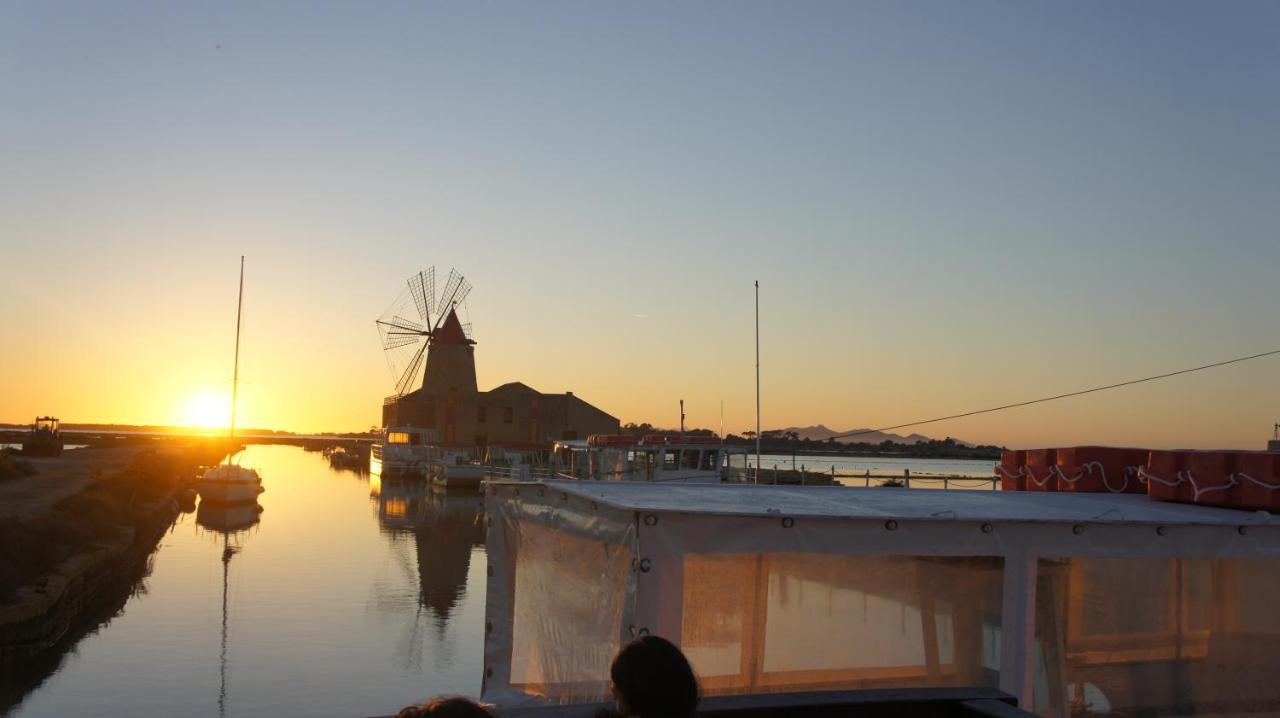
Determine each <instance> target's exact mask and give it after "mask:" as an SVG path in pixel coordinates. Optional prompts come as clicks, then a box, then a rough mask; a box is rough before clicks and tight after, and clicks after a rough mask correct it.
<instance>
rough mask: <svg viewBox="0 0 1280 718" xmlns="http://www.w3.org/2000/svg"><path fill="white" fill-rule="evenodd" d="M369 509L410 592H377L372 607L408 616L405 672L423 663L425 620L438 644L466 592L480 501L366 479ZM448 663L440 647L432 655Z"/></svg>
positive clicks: (478, 537)
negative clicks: (432, 627)
mask: <svg viewBox="0 0 1280 718" xmlns="http://www.w3.org/2000/svg"><path fill="white" fill-rule="evenodd" d="M369 488H370V504H371V508H372V509H373V510H374V512H375V515H376V516H377V518H378V526H379V528H380V529H381V530H382V533H383V535H384V536H385V537H386V539H387V541H388V543H389V544H390V546H391V548H392V555H393V556H394V557H395V558H396V559H397V563H398V564H399V566H400V569H401V571H402V573H403V574H404V577H405V579H407V581H409V582H411V584H415V585H413V588H412V589H411V592H403V591H397V590H395V589H394V588H392V587H389V586H380V587H378V588H377V589H376V590H377V593H378V595H377V597H376V599H375V601H374V604H375V605H377V606H378V607H379V608H380V609H381V610H385V611H388V612H391V613H398V614H402V612H404V611H406V609H410V610H412V612H413V618H412V626H410V627H409V628H408V630H405V631H404V632H403V635H404V639H405V641H406V644H404V645H403V646H401V650H400V653H401V654H402V655H403V657H404V660H405V663H406V666H407V667H410V668H417V667H419V665H420V663H421V658H422V648H423V646H422V641H421V628H422V619H423V616H424V615H429V616H430V617H431V618H432V619H434V621H433V623H434V625H435V628H436V632H437V639H438V640H439V639H443V638H444V635H445V629H446V627H447V626H448V624H449V622H450V620H451V617H452V615H453V613H454V612H455V610H456V609H457V608H458V607H459V605H460V604H461V603H462V601H463V598H464V596H465V594H466V591H467V585H468V584H467V578H468V574H469V573H470V570H471V560H472V552H473V551H475V550H477V549H483V547H484V534H485V529H484V522H483V500H482V499H481V497H480V496H479V495H477V494H476V493H474V492H444V491H439V490H435V491H433V490H431V489H430V488H428V487H427V486H426V484H425V482H422V481H402V480H397V479H387V478H385V477H380V476H379V475H377V474H370V475H369ZM434 658H435V659H436V660H438V661H444V662H448V661H449V660H450V653H449V650H448V647H447V646H446V645H444V644H441V645H439V646H438V648H437V650H436V651H435V652H434Z"/></svg>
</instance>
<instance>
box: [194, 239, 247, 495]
mask: <svg viewBox="0 0 1280 718" xmlns="http://www.w3.org/2000/svg"><path fill="white" fill-rule="evenodd" d="M243 308H244V257H243V256H241V257H240V293H239V300H238V301H237V304H236V359H235V369H234V370H233V373H232V378H231V431H230V434H229V436H230V438H231V441H232V442H233V444H232V445H233V446H234V442H235V437H236V398H237V396H236V395H237V391H238V389H239V386H240V318H241V316H242V314H243V312H242V310H243ZM231 458H232V453H231V452H228V454H227V460H226V462H225V463H222V464H219V465H217V466H215V467H213V468H211V469H209V470H208V471H205V472H204V475H203V476H201V477H200V478H199V479H198V480H197V481H196V491H198V492H199V493H200V498H201V500H202V501H211V502H214V503H228V504H229V503H241V502H248V501H257V500H258V494H260V493H262V492H263V488H262V477H261V476H259V475H258V472H257V471H255V470H254V469H251V468H248V467H246V466H240V465H239V464H233V463H232V462H231Z"/></svg>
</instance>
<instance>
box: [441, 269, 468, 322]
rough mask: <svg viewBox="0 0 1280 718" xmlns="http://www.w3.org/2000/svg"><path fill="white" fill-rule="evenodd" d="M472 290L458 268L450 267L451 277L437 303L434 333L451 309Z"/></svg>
mask: <svg viewBox="0 0 1280 718" xmlns="http://www.w3.org/2000/svg"><path fill="white" fill-rule="evenodd" d="M470 292H471V284H470V283H469V282H467V280H466V279H465V278H464V277H463V276H462V275H461V274H458V270H456V269H450V270H449V279H448V281H446V282H445V285H444V291H443V292H441V293H440V303H439V304H438V305H436V321H435V324H433V325H432V326H431V331H432V333H434V332H435V330H436V329H439V328H440V324H441V323H442V322H443V321H444V318H445V317H446V316H448V314H449V309H451V308H452V307H453V306H454V305H456V304H460V303H462V302H463V301H464V300H466V298H467V294H469V293H470Z"/></svg>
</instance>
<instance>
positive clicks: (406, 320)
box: [375, 273, 430, 393]
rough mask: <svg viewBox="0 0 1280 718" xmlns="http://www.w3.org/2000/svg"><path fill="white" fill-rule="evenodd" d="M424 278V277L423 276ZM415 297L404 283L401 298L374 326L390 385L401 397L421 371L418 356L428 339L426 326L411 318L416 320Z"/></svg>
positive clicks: (420, 360) (413, 292)
mask: <svg viewBox="0 0 1280 718" xmlns="http://www.w3.org/2000/svg"><path fill="white" fill-rule="evenodd" d="M423 277H424V278H425V277H426V274H425V273H423ZM415 294H416V290H415V289H414V287H413V286H412V282H410V283H406V285H405V287H404V288H403V289H401V291H400V295H399V296H398V297H396V300H395V301H394V302H392V303H391V306H390V307H388V308H387V311H385V312H383V314H382V316H381V317H380V318H378V319H377V320H376V322H375V324H376V326H377V327H378V335H379V339H380V340H381V345H382V349H383V356H384V357H385V358H386V360H387V369H388V370H389V371H390V373H391V381H392V382H393V384H394V386H395V387H396V390H397V391H398V392H400V393H403V391H404V389H403V387H408V386H411V385H412V383H413V376H415V375H416V374H417V372H418V370H420V369H421V368H422V359H421V358H420V357H419V354H421V353H422V352H423V351H425V349H424V347H425V346H426V343H427V342H426V338H427V337H428V336H430V332H429V331H428V330H427V328H426V326H425V325H424V324H423V323H422V322H421V321H419V320H417V319H413V318H412V317H415V316H418V309H417V302H416V300H415V298H414V295H415ZM406 376H407V377H408V378H407V379H406Z"/></svg>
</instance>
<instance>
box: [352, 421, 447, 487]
mask: <svg viewBox="0 0 1280 718" xmlns="http://www.w3.org/2000/svg"><path fill="white" fill-rule="evenodd" d="M439 440H440V436H439V433H438V432H437V431H436V430H435V429H423V428H419V427H413V426H388V427H387V428H385V429H383V430H382V441H380V442H378V443H376V444H374V445H373V447H372V448H371V449H370V451H369V473H371V474H377V475H378V476H382V477H385V478H393V477H398V476H411V477H415V478H416V477H420V478H430V477H431V464H432V462H434V461H439V460H441V459H443V458H444V454H443V452H442V451H441V450H440V448H439V447H438V446H435V444H436V443H437V442H439Z"/></svg>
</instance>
